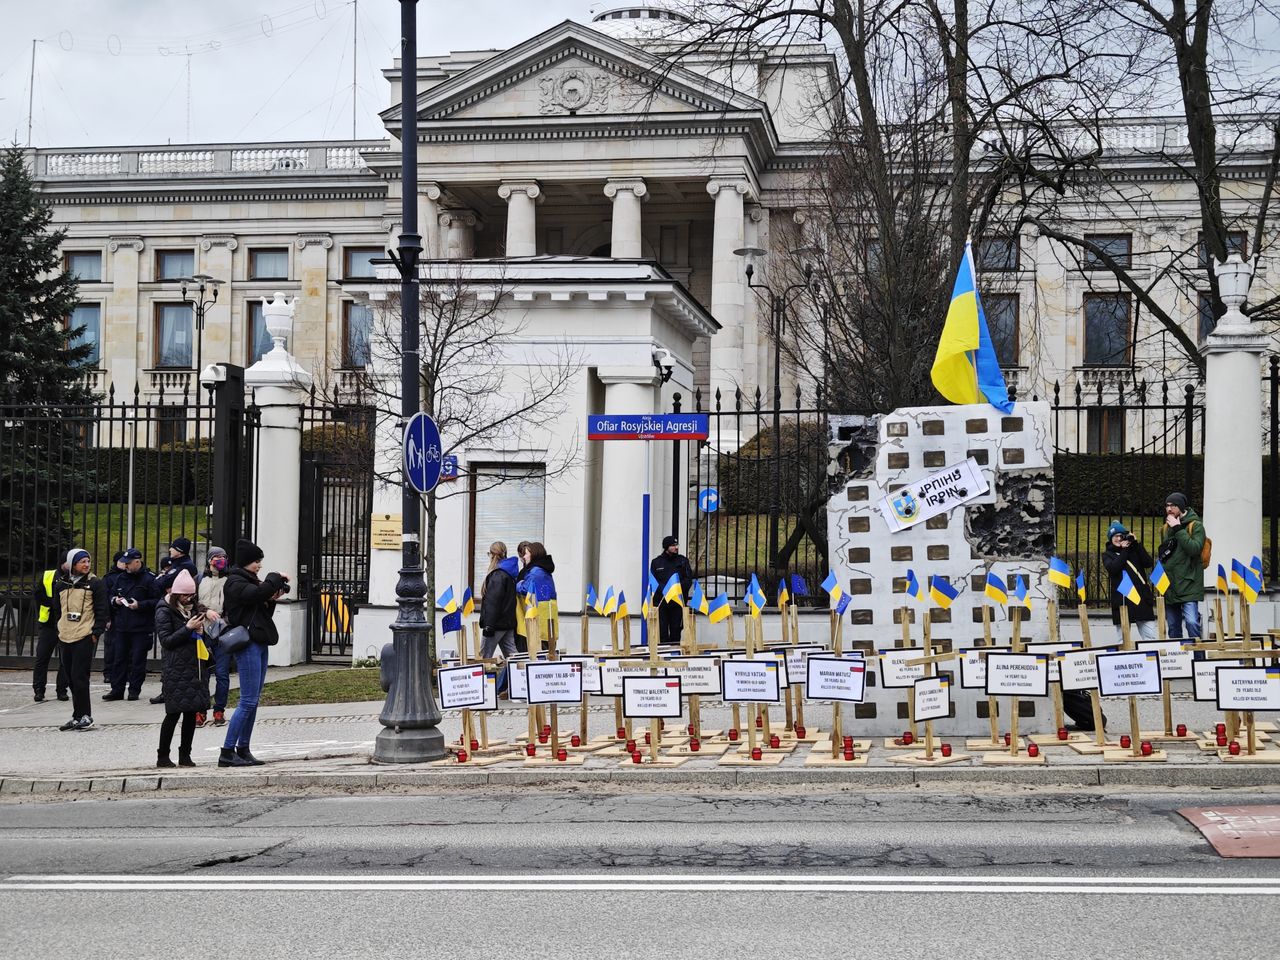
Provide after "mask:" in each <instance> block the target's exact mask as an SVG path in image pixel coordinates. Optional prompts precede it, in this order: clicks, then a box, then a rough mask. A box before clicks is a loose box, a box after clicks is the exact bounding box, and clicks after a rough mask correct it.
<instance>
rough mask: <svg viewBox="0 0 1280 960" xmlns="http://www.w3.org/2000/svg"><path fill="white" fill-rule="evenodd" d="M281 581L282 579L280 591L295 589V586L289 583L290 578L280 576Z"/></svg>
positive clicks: (286, 591)
mask: <svg viewBox="0 0 1280 960" xmlns="http://www.w3.org/2000/svg"><path fill="white" fill-rule="evenodd" d="M280 581H281V582H280V592H281V593H288V592H289V591H290V590H292V589H293V587H292V586H290V584H289V581H288V580H285V579H284V578H283V577H281V578H280Z"/></svg>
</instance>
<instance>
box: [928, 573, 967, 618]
mask: <svg viewBox="0 0 1280 960" xmlns="http://www.w3.org/2000/svg"><path fill="white" fill-rule="evenodd" d="M959 595H960V591H959V590H957V589H956V588H955V587H953V586H952V585H951V584H950V583H948V582H947V578H946V577H937V576H934V577H930V578H929V596H930V597H932V598H933V602H934V603H936V604H937V605H938V606H940V607H941V608H942V609H943V610H947V609H950V607H951V602H952V601H953V600H955V598H956V597H958V596H959Z"/></svg>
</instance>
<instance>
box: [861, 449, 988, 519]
mask: <svg viewBox="0 0 1280 960" xmlns="http://www.w3.org/2000/svg"><path fill="white" fill-rule="evenodd" d="M988 489H990V488H989V487H988V485H987V479H986V477H984V476H983V474H982V467H980V466H979V465H978V461H976V460H975V459H974V458H973V457H969V458H968V459H967V460H962V461H960V462H959V463H956V464H952V465H951V466H949V467H947V468H946V469H944V470H940V471H938V472H937V473H934V474H931V475H929V476H927V477H925V478H923V479H921V480H917V481H915V482H914V483H909V484H907V485H906V486H905V487H902V488H901V489H899V490H895V491H894V492H893V493H891V494H889V495H888V496H887V497H885V498H883V499H882V500H881V501H880V514H881V516H883V517H884V522H885V523H886V524H888V525H889V529H890V530H891V531H892V532H894V533H897V532H898V531H899V530H905V529H906V528H907V527H910V526H914V525H915V524H917V523H920V522H921V521H922V520H928V519H929V518H930V517H933V516H936V515H938V514H939V513H946V512H947V511H948V510H950V509H952V508H953V507H958V506H960V504H962V503H968V502H969V501H970V500H972V499H974V498H975V497H980V496H982V495H983V494H984V493H986V492H987V490H988Z"/></svg>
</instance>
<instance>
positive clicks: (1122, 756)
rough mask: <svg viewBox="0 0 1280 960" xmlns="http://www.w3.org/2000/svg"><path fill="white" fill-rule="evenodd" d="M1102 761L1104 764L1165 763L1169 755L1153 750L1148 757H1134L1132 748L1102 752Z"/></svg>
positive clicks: (1140, 755)
mask: <svg viewBox="0 0 1280 960" xmlns="http://www.w3.org/2000/svg"><path fill="white" fill-rule="evenodd" d="M1102 759H1103V761H1104V762H1106V763H1167V762H1168V760H1169V754H1167V753H1165V752H1164V751H1163V750H1153V751H1152V753H1151V756H1149V757H1144V756H1143V755H1142V754H1138V755H1137V756H1134V754H1133V749H1132V748H1121V749H1118V750H1104V751H1103V752H1102Z"/></svg>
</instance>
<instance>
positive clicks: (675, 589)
mask: <svg viewBox="0 0 1280 960" xmlns="http://www.w3.org/2000/svg"><path fill="white" fill-rule="evenodd" d="M662 600H663V602H664V603H677V604H679V605H680V606H682V607H683V606H684V590H683V589H682V588H681V586H680V574H678V573H673V574H672V575H671V579H669V580H668V581H667V585H666V586H665V587H663V588H662Z"/></svg>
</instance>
